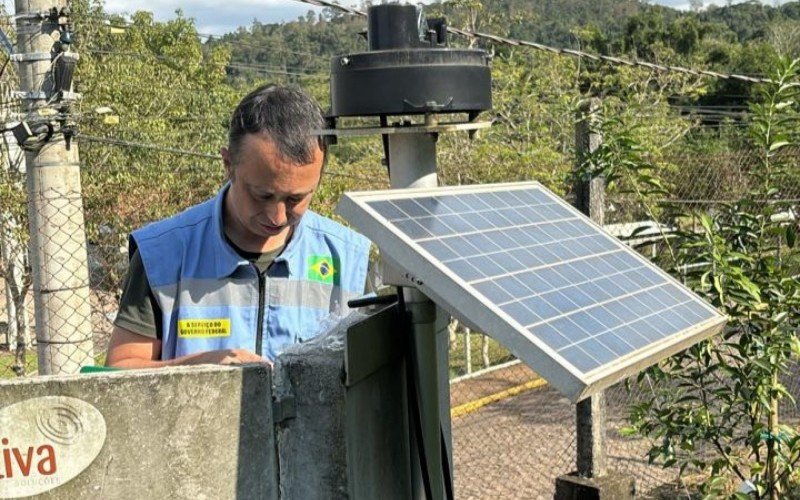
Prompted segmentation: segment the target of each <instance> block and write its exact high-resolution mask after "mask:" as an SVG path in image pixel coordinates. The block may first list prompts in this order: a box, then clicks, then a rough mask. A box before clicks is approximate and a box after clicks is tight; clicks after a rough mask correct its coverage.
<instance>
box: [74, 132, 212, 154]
mask: <svg viewBox="0 0 800 500" xmlns="http://www.w3.org/2000/svg"><path fill="white" fill-rule="evenodd" d="M75 138H76V139H78V140H79V141H87V142H96V143H100V144H109V145H112V146H124V147H128V148H138V149H149V150H153V151H158V152H160V153H169V154H174V155H180V156H194V157H197V158H206V159H211V160H219V159H220V156H219V155H212V154H209V153H200V152H198V151H188V150H185V149H178V148H169V147H165V146H158V145H156V144H146V143H143V142H133V141H124V140H122V139H114V138H113V137H96V136H93V135H86V134H83V133H78V134H76V135H75Z"/></svg>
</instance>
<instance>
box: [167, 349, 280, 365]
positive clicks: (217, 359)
mask: <svg viewBox="0 0 800 500" xmlns="http://www.w3.org/2000/svg"><path fill="white" fill-rule="evenodd" d="M182 361H183V362H182V363H180V364H182V365H209V364H210V365H243V364H248V363H260V364H266V365H270V366H272V363H271V362H270V361H269V360H268V359H267V358H262V357H261V356H259V355H258V354H256V353H254V352H251V351H248V350H246V349H222V350H219V351H208V352H202V353H199V354H196V355H191V356H187V357H186V358H185V359H183V360H182Z"/></svg>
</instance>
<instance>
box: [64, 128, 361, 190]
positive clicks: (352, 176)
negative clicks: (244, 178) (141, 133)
mask: <svg viewBox="0 0 800 500" xmlns="http://www.w3.org/2000/svg"><path fill="white" fill-rule="evenodd" d="M75 137H76V138H77V139H78V140H83V141H87V142H96V143H100V144H110V145H112V146H122V147H128V148H138V149H149V150H153V151H158V152H161V153H169V154H174V155H180V156H196V157H199V158H207V159H212V160H219V159H220V156H219V155H212V154H208V153H200V152H197V151H188V150H185V149H177V148H168V147H164V146H158V145H155V144H145V143H141V142H132V141H123V140H121V139H114V138H111V137H95V136H92V135H86V134H82V133H79V134H77V135H76V136H75ZM323 175H330V176H333V177H345V178H348V179H356V180H360V181H365V182H370V183H375V182H376V180H377V179H375V178H374V177H367V176H364V175H358V174H351V173H348V172H341V171H338V170H325V172H324V174H323Z"/></svg>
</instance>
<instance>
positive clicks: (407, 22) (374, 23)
mask: <svg viewBox="0 0 800 500" xmlns="http://www.w3.org/2000/svg"><path fill="white" fill-rule="evenodd" d="M367 19H368V21H367V26H368V28H367V38H368V39H369V50H390V49H412V48H417V47H419V46H420V45H421V44H422V41H421V40H420V36H419V15H418V14H417V8H416V7H414V6H413V5H392V4H387V5H373V6H372V7H370V8H369V9H368V10H367Z"/></svg>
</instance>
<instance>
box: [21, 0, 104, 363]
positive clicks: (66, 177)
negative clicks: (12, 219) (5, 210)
mask: <svg viewBox="0 0 800 500" xmlns="http://www.w3.org/2000/svg"><path fill="white" fill-rule="evenodd" d="M15 6H16V14H17V15H16V19H17V54H15V56H14V59H15V60H16V61H17V62H18V63H19V74H20V85H21V87H22V89H21V90H22V99H23V101H24V105H23V110H24V112H25V118H24V119H23V122H22V123H21V125H20V126H19V127H18V129H17V130H16V132H15V135H16V136H17V140H18V141H19V142H20V145H21V146H22V147H23V149H25V150H26V161H27V191H28V215H29V219H30V248H29V251H30V261H31V268H32V274H33V291H34V305H35V309H36V315H35V317H36V341H37V352H38V359H39V373H40V374H42V375H49V374H58V373H77V372H78V370H79V369H80V368H81V367H82V366H84V365H90V364H94V347H93V342H92V324H91V302H90V294H89V270H88V266H87V256H86V233H85V230H84V216H83V198H82V195H81V179H80V167H79V160H78V147H77V145H76V144H75V143H74V141H70V140H69V139H70V137H71V132H70V131H69V127H68V126H67V124H66V123H65V119H64V116H68V115H69V104H70V102H71V101H72V100H74V97H75V95H74V94H73V93H72V87H71V80H72V72H73V71H74V67H75V63H76V62H77V55H76V54H74V53H72V52H70V50H69V48H70V43H71V41H72V33H71V29H70V22H69V14H70V12H69V9H68V8H67V1H66V0H49V1H45V0H15Z"/></svg>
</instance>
